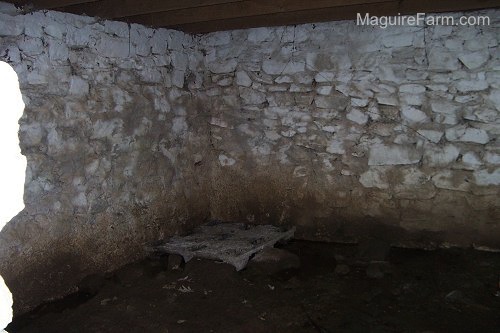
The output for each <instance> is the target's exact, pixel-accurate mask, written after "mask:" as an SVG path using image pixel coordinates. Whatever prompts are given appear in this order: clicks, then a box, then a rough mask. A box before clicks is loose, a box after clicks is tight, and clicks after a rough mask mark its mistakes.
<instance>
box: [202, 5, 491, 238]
mask: <svg viewBox="0 0 500 333" xmlns="http://www.w3.org/2000/svg"><path fill="white" fill-rule="evenodd" d="M467 14H468V15H488V16H489V17H490V18H491V24H490V26H482V27H451V26H448V27H447V26H435V27H433V26H428V27H424V26H421V27H389V28H387V29H385V30H384V29H381V28H378V27H358V26H356V25H355V22H335V23H321V24H310V25H301V26H296V27H277V28H259V29H251V30H243V31H232V32H220V33H214V34H210V35H207V36H204V37H203V38H201V40H200V43H201V44H200V45H201V47H202V49H203V50H204V52H205V53H206V57H205V63H206V67H207V77H208V82H207V86H206V90H205V94H206V95H207V96H210V100H211V103H212V120H211V125H212V129H211V135H212V139H211V143H212V147H213V149H214V151H215V154H216V155H218V160H217V161H216V164H218V168H215V169H214V170H213V177H214V179H213V184H214V196H213V197H212V203H211V209H212V216H213V217H217V218H220V219H223V220H228V219H229V220H233V219H239V220H249V221H254V220H255V221H259V222H260V221H267V222H281V223H293V224H296V225H298V226H299V234H300V235H302V236H303V237H307V238H312V239H318V238H319V239H326V240H331V239H335V240H345V241H350V240H356V238H358V237H359V235H361V234H362V232H363V231H365V232H367V231H368V232H369V233H371V234H373V235H379V236H378V237H387V238H389V239H392V240H395V239H396V240H399V243H400V244H404V245H417V246H434V245H436V244H443V243H447V244H450V243H451V244H460V245H470V244H471V243H474V244H475V245H476V246H479V245H488V246H491V247H496V248H498V247H500V237H499V236H498V235H499V234H500V186H499V185H500V145H499V144H500V142H499V141H498V139H499V134H500V47H499V45H498V44H499V41H500V11H498V10H489V11H481V12H475V13H467ZM454 15H456V16H459V15H461V14H459V13H457V14H454Z"/></svg>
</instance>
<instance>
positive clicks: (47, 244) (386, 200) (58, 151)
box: [0, 3, 500, 313]
mask: <svg viewBox="0 0 500 333" xmlns="http://www.w3.org/2000/svg"><path fill="white" fill-rule="evenodd" d="M0 12H1V13H2V14H0V60H3V61H6V62H8V63H9V64H11V66H12V67H13V68H14V69H15V70H16V72H17V73H18V75H19V80H20V87H21V91H22V93H23V97H24V99H25V104H26V109H25V114H24V116H23V118H22V119H21V131H20V139H21V148H22V151H23V154H25V155H26V157H27V160H28V169H27V173H26V185H25V204H26V208H25V210H24V211H23V212H22V213H20V214H19V215H18V216H17V217H16V218H14V219H13V220H12V221H11V222H10V223H9V224H8V225H7V226H6V227H5V228H4V229H3V230H2V233H1V234H0V242H1V244H0V274H1V275H3V276H4V278H5V280H6V282H7V284H8V285H9V286H10V287H11V289H12V291H13V294H14V296H15V310H16V311H17V313H21V312H23V311H25V310H26V309H29V308H31V307H33V306H36V305H37V304H39V303H40V302H42V301H43V300H47V299H50V298H53V297H58V296H61V295H64V294H67V293H68V292H71V291H72V290H74V286H75V284H76V283H77V282H78V281H79V280H80V279H81V278H82V277H84V276H85V275H88V274H91V273H94V272H103V271H109V270H111V269H113V268H116V267H118V266H119V265H121V264H124V263H126V262H130V261H132V260H134V259H137V258H140V257H142V256H144V255H145V251H144V245H145V244H149V243H151V242H153V241H155V240H157V239H161V238H163V237H167V236H169V235H172V234H174V233H178V232H184V231H186V230H189V229H190V228H191V227H192V226H193V225H195V224H200V223H203V222H204V221H206V220H207V219H210V218H212V219H221V220H226V221H234V220H238V221H247V222H250V223H273V224H287V225H292V224H293V225H296V226H297V227H298V233H297V236H298V237H301V238H307V239H315V240H329V241H332V240H335V241H356V240H358V239H359V238H362V237H382V238H386V239H387V240H388V241H391V242H392V243H394V244H399V245H404V246H424V247H428V246H436V245H443V244H457V245H462V246H468V245H471V244H475V245H476V246H489V247H496V248H500V236H498V235H500V222H499V221H498V216H500V199H499V197H500V195H499V194H500V193H499V192H500V187H499V185H500V167H499V165H500V146H499V145H498V136H499V133H500V115H499V112H500V60H499V58H500V57H499V54H500V53H499V50H500V49H499V46H498V41H499V38H500V37H499V36H500V22H499V20H498V19H499V17H500V15H499V13H500V11H498V10H496V11H495V10H490V11H484V12H481V14H487V15H489V16H490V18H491V19H492V22H491V25H490V26H487V27H442V26H441V27H425V28H424V27H414V28H410V27H397V28H396V27H392V28H388V29H386V30H382V29H379V28H367V27H357V26H355V23H354V22H332V23H322V24H310V25H301V26H296V27H277V28H260V29H250V30H240V31H231V32H219V33H213V34H208V35H203V36H196V37H193V36H189V35H185V34H182V33H180V32H175V31H169V30H163V29H158V30H153V29H148V28H145V27H142V26H138V25H131V26H129V25H127V24H125V23H117V22H109V21H100V20H98V19H94V18H87V17H80V16H74V15H67V14H61V13H55V12H50V11H49V12H35V13H24V14H23V13H19V12H18V11H17V10H16V9H15V8H13V7H11V6H9V5H5V4H2V3H0ZM476 14H478V13H476ZM457 15H458V14H457Z"/></svg>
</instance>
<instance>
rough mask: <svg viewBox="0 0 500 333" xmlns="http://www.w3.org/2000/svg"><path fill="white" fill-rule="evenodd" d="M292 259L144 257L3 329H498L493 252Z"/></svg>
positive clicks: (497, 269)
mask: <svg viewBox="0 0 500 333" xmlns="http://www.w3.org/2000/svg"><path fill="white" fill-rule="evenodd" d="M283 248H284V249H286V250H288V251H290V252H292V253H295V254H296V255H298V256H299V257H300V261H301V265H300V268H298V269H291V270H285V271H280V272H278V273H274V274H270V271H269V270H271V271H272V270H276V269H279V268H280V267H279V264H277V265H271V267H270V266H267V267H265V266H264V267H261V266H251V267H249V268H248V269H246V270H243V271H240V272H236V271H235V269H234V268H233V267H232V266H229V265H226V264H221V263H216V262H214V261H209V260H197V259H193V260H192V261H190V262H189V263H187V264H181V265H180V267H179V268H177V269H172V268H175V266H176V265H175V260H176V259H177V258H176V257H174V256H171V257H170V260H169V259H168V257H166V256H158V257H153V258H149V259H147V260H144V261H142V262H139V263H135V264H131V265H128V266H126V267H124V268H122V269H121V270H119V271H117V272H115V273H113V274H109V275H108V276H106V277H102V278H100V277H90V278H89V279H87V280H86V281H84V282H83V283H82V292H81V293H80V294H77V295H72V296H70V297H68V298H66V299H64V300H61V301H58V302H55V303H51V304H46V305H44V306H41V307H40V308H39V309H37V310H36V311H34V312H32V313H30V314H28V315H25V316H23V317H20V318H17V319H16V320H15V321H14V322H13V323H12V324H11V325H10V326H9V328H8V331H9V332H10V333H17V332H22V333H28V332H37V333H52V332H64V333H70V332H160V333H161V332H164V333H166V332H169V333H174V332H224V333H226V332H249V333H256V332H287V333H288V332H311V333H313V332H314V333H317V332H320V333H323V332H422V333H423V332H427V333H430V332H496V333H497V332H500V297H499V296H500V294H496V293H498V291H499V285H498V284H499V274H500V254H498V253H497V254H495V253H486V252H477V251H473V250H457V249H450V250H439V251H432V252H425V251H417V250H404V249H394V248H392V249H390V251H389V249H388V248H387V249H384V247H383V246H379V245H377V244H375V245H373V244H368V245H366V246H363V245H361V246H354V245H334V244H325V243H312V242H302V241H293V242H291V243H289V244H287V245H285V246H284V247H283Z"/></svg>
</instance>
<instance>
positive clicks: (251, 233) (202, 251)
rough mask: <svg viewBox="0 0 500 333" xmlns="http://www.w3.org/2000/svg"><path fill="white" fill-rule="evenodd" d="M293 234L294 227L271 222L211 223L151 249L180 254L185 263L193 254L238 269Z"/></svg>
mask: <svg viewBox="0 0 500 333" xmlns="http://www.w3.org/2000/svg"><path fill="white" fill-rule="evenodd" d="M294 233H295V227H293V228H291V229H288V230H282V229H281V228H279V227H276V226H272V225H247V224H244V223H212V224H207V225H203V226H201V227H198V228H196V229H195V230H194V232H193V233H192V234H190V235H188V236H184V237H181V236H174V237H172V238H170V239H169V240H167V241H165V242H164V243H163V244H161V245H158V246H155V247H154V250H155V251H157V252H164V253H169V254H178V255H181V256H182V257H183V258H184V261H185V262H188V261H189V260H191V259H192V258H194V257H197V258H205V259H212V260H221V261H223V262H225V263H228V264H230V265H233V266H234V267H235V268H236V270H237V271H240V270H242V269H243V268H245V266H246V265H247V263H248V261H249V260H250V258H251V257H252V256H253V255H254V254H255V253H257V252H259V251H261V250H263V249H264V248H268V247H273V246H274V245H275V244H276V243H278V242H283V241H287V240H289V239H291V238H292V237H293V235H294Z"/></svg>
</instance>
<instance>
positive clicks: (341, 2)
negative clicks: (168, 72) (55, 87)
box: [7, 0, 500, 33]
mask: <svg viewBox="0 0 500 333" xmlns="http://www.w3.org/2000/svg"><path fill="white" fill-rule="evenodd" d="M7 1H8V0H7ZM9 2H12V3H15V4H16V5H21V6H24V5H27V6H29V8H32V7H34V8H35V9H51V10H58V11H63V12H69V13H74V14H86V15H89V16H97V17H101V18H105V19H114V20H121V21H125V22H129V23H140V24H144V25H148V26H153V27H166V28H171V29H177V30H182V31H185V32H190V33H205V32H211V31H220V30H230V29H242V28H251V27H260V26H276V25H293V24H300V23H314V22H323V21H335V20H346V19H355V18H356V14H357V13H362V14H364V13H370V15H397V14H398V13H401V14H415V13H437V12H451V11H467V10H475V9H482V8H494V7H500V0H181V1H179V0H17V1H9Z"/></svg>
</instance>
